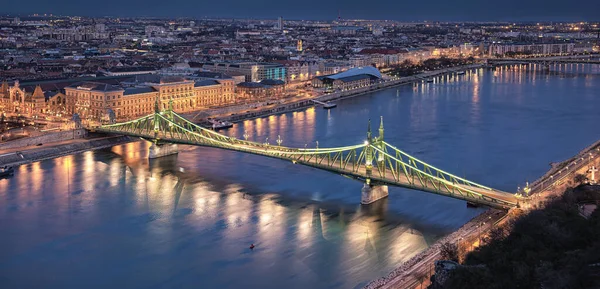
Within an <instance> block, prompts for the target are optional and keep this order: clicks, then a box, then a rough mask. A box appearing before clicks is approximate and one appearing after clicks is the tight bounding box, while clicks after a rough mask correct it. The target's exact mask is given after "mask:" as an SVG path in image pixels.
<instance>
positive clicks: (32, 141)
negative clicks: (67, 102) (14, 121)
mask: <svg viewBox="0 0 600 289" xmlns="http://www.w3.org/2000/svg"><path fill="white" fill-rule="evenodd" d="M86 136H87V131H86V130H85V129H76V130H67V131H60V132H52V133H46V134H42V135H39V136H31V137H24V138H20V139H16V140H11V141H8V142H4V143H0V150H4V149H12V148H20V147H28V146H34V145H38V144H46V143H53V142H59V141H66V140H72V139H80V138H84V137H86Z"/></svg>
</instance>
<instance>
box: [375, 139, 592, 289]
mask: <svg viewBox="0 0 600 289" xmlns="http://www.w3.org/2000/svg"><path fill="white" fill-rule="evenodd" d="M598 156H600V141H596V142H594V143H593V144H592V145H590V146H588V147H586V148H585V149H583V150H581V151H580V152H579V153H578V154H577V155H575V156H574V157H572V158H570V159H568V160H566V161H563V162H561V163H559V164H556V165H554V166H553V167H552V168H551V169H550V170H549V171H548V172H547V173H545V174H544V175H543V176H541V177H540V178H539V179H538V180H536V181H535V182H534V183H533V186H532V188H534V190H532V193H533V192H535V193H536V195H533V197H532V199H531V200H530V202H529V204H526V205H524V207H523V208H522V209H523V210H524V211H527V210H530V209H536V208H540V207H541V206H543V204H544V203H545V202H547V201H548V200H550V199H551V198H552V197H556V196H560V195H561V192H564V191H565V190H566V189H567V187H568V186H567V185H568V184H572V183H574V177H575V176H576V175H577V174H585V173H586V172H587V170H588V167H589V166H599V165H600V158H599V157H598ZM544 184H546V185H545V186H544ZM523 210H520V209H516V210H515V209H512V210H510V211H508V212H504V211H498V210H495V209H489V210H487V211H485V212H483V213H482V214H480V215H478V216H476V217H475V218H473V219H471V220H470V221H469V222H467V223H466V224H465V225H463V226H462V227H461V228H459V229H458V230H457V231H455V232H453V233H451V234H450V235H448V236H446V237H444V238H442V239H440V240H438V241H437V242H435V243H434V244H433V245H431V247H429V248H428V249H427V250H425V251H423V252H421V253H419V254H417V255H416V256H414V257H412V258H411V259H409V260H408V261H406V262H404V263H402V264H401V265H400V266H399V267H398V268H397V269H395V270H393V271H392V272H390V273H389V274H388V275H387V276H385V277H382V278H379V279H376V280H373V281H371V282H370V283H369V284H367V285H366V286H365V287H364V289H391V288H418V287H419V286H420V285H421V283H422V282H424V281H423V279H420V278H419V277H420V276H426V278H425V283H428V280H429V277H431V274H433V272H432V271H431V269H432V268H434V263H435V261H436V260H438V259H440V247H441V245H442V244H444V243H451V244H457V246H459V247H460V246H465V245H466V246H467V247H471V246H472V244H476V246H478V245H479V238H480V237H481V236H482V235H485V234H487V232H488V231H489V230H491V229H492V228H494V227H496V226H497V225H499V224H503V223H505V222H507V221H510V220H511V219H514V216H518V215H520V213H519V212H523ZM498 212H499V213H500V214H498ZM425 283H423V284H425Z"/></svg>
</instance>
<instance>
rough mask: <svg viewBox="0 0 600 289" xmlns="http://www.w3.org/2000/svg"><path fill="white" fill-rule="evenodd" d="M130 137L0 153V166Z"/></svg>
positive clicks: (91, 148) (63, 154) (105, 146)
mask: <svg viewBox="0 0 600 289" xmlns="http://www.w3.org/2000/svg"><path fill="white" fill-rule="evenodd" d="M131 141H132V139H131V138H129V137H127V136H116V137H108V138H100V139H92V140H89V141H87V142H78V143H72V144H65V145H58V146H53V147H46V148H43V147H40V148H39V149H32V150H26V151H23V152H14V153H8V154H3V155H0V167H3V166H7V165H10V166H15V165H22V164H27V163H32V162H37V161H41V160H46V159H52V158H56V157H61V156H66V155H70V154H74V153H79V152H84V151H88V150H96V149H102V148H107V147H112V146H115V145H119V144H124V143H128V142H131Z"/></svg>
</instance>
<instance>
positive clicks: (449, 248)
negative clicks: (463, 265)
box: [440, 242, 458, 262]
mask: <svg viewBox="0 0 600 289" xmlns="http://www.w3.org/2000/svg"><path fill="white" fill-rule="evenodd" d="M440 257H441V258H442V260H450V261H454V262H458V247H457V246H456V244H452V243H450V242H446V243H443V244H442V246H441V247H440Z"/></svg>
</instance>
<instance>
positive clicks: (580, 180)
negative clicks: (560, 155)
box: [573, 174, 587, 185]
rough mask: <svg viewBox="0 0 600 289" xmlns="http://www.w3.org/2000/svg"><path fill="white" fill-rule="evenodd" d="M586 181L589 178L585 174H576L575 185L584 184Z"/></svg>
mask: <svg viewBox="0 0 600 289" xmlns="http://www.w3.org/2000/svg"><path fill="white" fill-rule="evenodd" d="M586 181H587V177H586V176H585V175H583V174H576V175H575V177H573V182H575V185H581V184H584V183H585V182H586Z"/></svg>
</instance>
